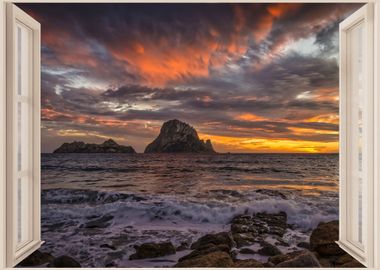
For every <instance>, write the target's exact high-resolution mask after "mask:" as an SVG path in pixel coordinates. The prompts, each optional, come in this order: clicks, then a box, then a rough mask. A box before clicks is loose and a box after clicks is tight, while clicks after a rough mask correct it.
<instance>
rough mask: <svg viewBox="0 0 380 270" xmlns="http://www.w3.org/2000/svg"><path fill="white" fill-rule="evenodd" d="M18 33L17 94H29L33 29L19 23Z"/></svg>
mask: <svg viewBox="0 0 380 270" xmlns="http://www.w3.org/2000/svg"><path fill="white" fill-rule="evenodd" d="M16 29H17V33H16V39H17V40H16V43H17V45H16V47H17V53H16V78H17V80H16V89H17V95H20V96H27V95H28V91H29V89H30V87H29V85H30V82H29V80H30V78H31V77H30V76H29V72H28V71H29V70H30V64H31V51H30V49H31V46H30V44H29V43H30V40H31V39H30V35H31V30H30V29H29V28H27V27H25V26H23V25H21V24H18V25H17V28H16Z"/></svg>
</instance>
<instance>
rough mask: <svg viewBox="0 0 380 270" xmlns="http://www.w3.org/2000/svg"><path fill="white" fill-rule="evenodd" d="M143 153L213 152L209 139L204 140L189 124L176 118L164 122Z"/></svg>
mask: <svg viewBox="0 0 380 270" xmlns="http://www.w3.org/2000/svg"><path fill="white" fill-rule="evenodd" d="M145 153H215V151H214V149H213V147H212V144H211V141H210V140H207V141H206V142H204V141H203V140H200V139H199V137H198V133H197V131H196V130H195V129H194V128H193V127H192V126H190V125H188V124H186V123H184V122H181V121H179V120H177V119H174V120H170V121H167V122H165V123H164V124H163V125H162V127H161V131H160V134H159V135H158V137H157V138H156V139H155V140H154V141H153V142H152V143H150V144H149V145H148V146H147V147H146V149H145Z"/></svg>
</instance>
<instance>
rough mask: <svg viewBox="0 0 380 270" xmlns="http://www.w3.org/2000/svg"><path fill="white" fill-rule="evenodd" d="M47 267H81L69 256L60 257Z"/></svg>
mask: <svg viewBox="0 0 380 270" xmlns="http://www.w3.org/2000/svg"><path fill="white" fill-rule="evenodd" d="M48 267H52V268H66V267H70V268H71V267H72V268H80V267H81V265H80V264H79V263H78V262H77V261H76V260H75V259H73V258H71V257H69V256H60V257H57V258H55V259H54V260H52V261H51V262H50V263H49V264H48Z"/></svg>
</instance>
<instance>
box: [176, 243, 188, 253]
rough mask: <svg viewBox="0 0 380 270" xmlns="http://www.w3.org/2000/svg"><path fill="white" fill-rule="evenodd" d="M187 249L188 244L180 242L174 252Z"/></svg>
mask: <svg viewBox="0 0 380 270" xmlns="http://www.w3.org/2000/svg"><path fill="white" fill-rule="evenodd" d="M186 249H189V244H188V243H186V242H182V243H181V244H180V245H179V246H178V247H176V251H183V250H186Z"/></svg>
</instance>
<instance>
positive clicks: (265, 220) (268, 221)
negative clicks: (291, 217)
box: [231, 212, 288, 237]
mask: <svg viewBox="0 0 380 270" xmlns="http://www.w3.org/2000/svg"><path fill="white" fill-rule="evenodd" d="M286 222H287V215H286V213H285V212H279V213H277V214H268V213H265V212H263V213H257V214H255V215H253V216H247V215H243V216H237V217H235V218H234V219H233V220H232V221H231V231H232V233H234V234H235V233H252V235H253V236H257V235H260V234H264V233H268V234H275V235H278V236H281V237H282V236H283V235H284V233H285V232H286V229H287V227H288V225H287V223H286Z"/></svg>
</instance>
